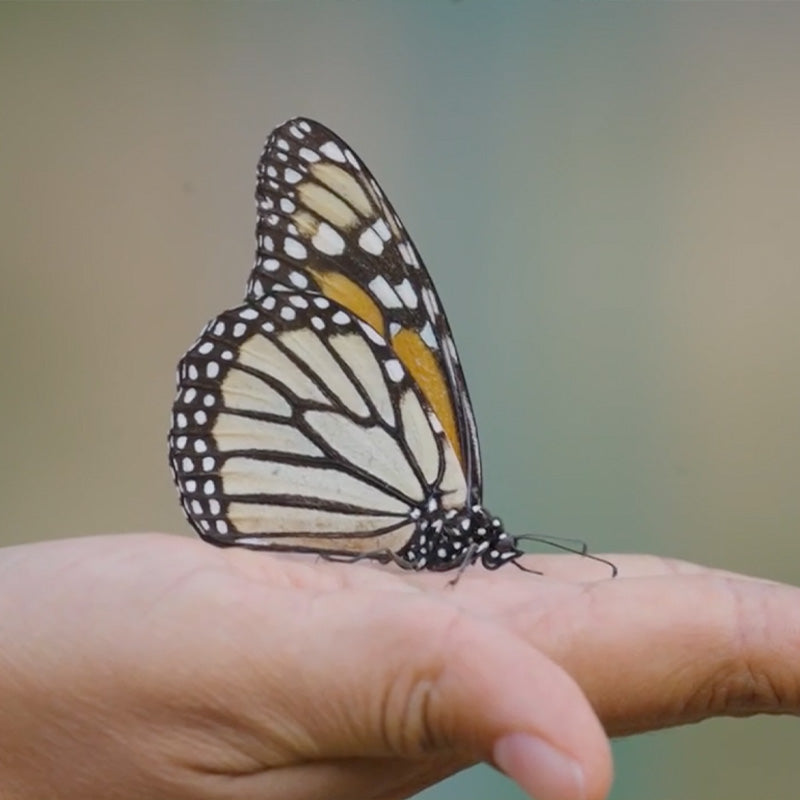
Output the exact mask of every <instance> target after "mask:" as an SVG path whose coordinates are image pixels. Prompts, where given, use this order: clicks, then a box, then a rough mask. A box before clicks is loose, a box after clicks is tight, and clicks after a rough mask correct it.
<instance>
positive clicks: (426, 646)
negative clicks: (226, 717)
mask: <svg viewBox="0 0 800 800" xmlns="http://www.w3.org/2000/svg"><path fill="white" fill-rule="evenodd" d="M293 610H294V614H293V615H290V616H293V619H294V624H293V625H292V631H293V633H292V638H293V639H294V640H295V641H296V643H297V644H296V645H295V646H288V647H287V648H286V649H284V650H283V652H284V653H285V654H286V655H287V656H288V659H287V663H286V664H285V668H284V669H281V670H279V672H280V674H281V676H282V687H281V692H280V693H279V695H278V696H279V697H281V698H282V702H281V704H280V705H281V709H280V713H279V714H278V715H277V716H276V711H278V708H277V707H276V705H275V703H274V702H271V703H270V708H269V717H270V720H271V723H272V724H274V725H275V727H274V728H273V729H271V732H270V741H271V744H272V745H273V747H274V748H275V749H273V750H272V753H271V758H270V761H271V763H272V765H274V766H279V765H280V766H284V767H296V766H297V765H298V764H304V765H306V766H308V765H309V763H310V762H311V763H315V764H318V765H321V764H324V765H326V768H325V770H324V771H322V772H319V773H318V775H317V778H318V779H321V780H322V782H323V783H325V782H327V784H328V795H327V796H328V797H332V796H340V795H339V793H338V792H335V793H331V788H332V787H331V783H330V781H331V780H332V779H333V777H334V776H333V775H332V774H331V773H330V764H331V761H332V760H335V764H336V777H337V778H340V779H341V778H345V777H346V779H345V780H344V783H342V784H341V788H342V790H343V791H342V794H341V796H347V792H348V791H350V792H352V791H353V790H354V789H355V788H356V786H357V783H358V780H359V779H360V778H364V777H366V776H367V775H369V780H370V781H373V782H372V783H371V786H372V788H373V791H374V789H375V782H374V780H375V778H376V772H377V770H376V769H375V767H377V764H376V763H375V760H376V759H379V760H385V759H390V760H391V761H392V762H393V763H394V764H395V766H394V767H393V771H395V768H396V766H397V765H396V763H395V762H396V761H397V760H398V759H399V760H401V762H403V761H406V762H407V763H408V765H409V769H410V767H411V765H412V764H414V765H416V771H417V772H418V771H419V767H420V765H421V764H424V765H425V768H424V771H425V774H428V775H430V774H431V767H432V766H433V768H434V771H435V764H436V762H438V763H439V765H440V767H441V765H449V771H454V769H453V765H454V764H456V763H457V764H458V765H459V766H464V765H465V764H467V763H471V762H474V761H488V762H490V763H493V764H495V765H496V766H497V767H498V768H499V769H501V770H502V771H503V772H504V773H506V774H507V775H508V776H509V777H511V778H512V779H513V780H515V781H516V782H517V783H518V784H519V785H520V786H522V788H523V789H525V790H526V791H527V792H529V793H530V794H531V795H533V796H535V797H536V798H537V799H538V800H573V798H574V799H576V800H577V798H582V799H585V800H591V798H603V797H605V796H606V794H607V792H608V790H609V786H610V782H611V770H612V768H611V756H610V749H609V744H608V740H607V738H606V736H605V733H604V731H603V729H602V727H601V726H600V723H599V721H598V719H597V717H596V716H595V714H594V712H593V711H592V709H591V707H590V705H589V703H588V701H587V700H586V698H585V697H584V696H583V694H582V693H581V691H580V689H579V688H578V686H577V684H576V683H575V682H574V681H573V680H572V678H570V677H569V675H568V674H567V673H565V672H564V671H563V670H562V669H561V668H560V667H558V666H557V665H556V664H555V663H554V662H552V661H550V660H549V659H548V658H547V657H545V656H544V655H543V654H542V653H540V652H539V651H537V650H536V649H534V648H533V647H531V646H530V645H529V644H527V643H526V642H524V641H523V640H522V639H520V638H518V637H516V636H515V635H514V634H512V633H510V632H508V631H507V630H505V629H501V628H498V627H496V626H494V625H492V624H491V623H490V622H488V621H486V620H483V619H480V618H477V617H475V616H472V615H470V614H467V613H465V612H464V611H463V610H461V609H458V608H456V607H455V606H453V605H451V604H450V603H448V602H446V601H445V600H441V599H436V598H433V597H431V596H430V595H423V594H419V593H416V592H380V593H377V592H357V591H338V592H333V593H330V594H325V595H322V596H319V595H317V596H316V598H315V599H314V600H313V601H311V602H310V603H309V604H308V605H305V606H304V607H303V609H302V612H301V613H300V614H299V615H298V611H299V610H300V609H299V608H298V605H297V598H296V595H295V599H294V603H293ZM274 612H275V607H274V605H273V606H272V611H271V616H272V615H273V614H274ZM273 619H274V617H273ZM301 643H302V644H301ZM273 644H274V641H273ZM299 648H301V649H302V663H303V670H302V675H301V674H299V671H298V670H297V667H296V658H297V655H298V653H299V652H300V650H299ZM293 662H294V666H293ZM266 663H273V664H274V663H275V653H274V650H273V652H272V653H271V655H270V661H267V662H266ZM270 672H272V670H270ZM259 695H260V696H262V697H265V698H268V697H269V698H271V700H272V701H274V699H275V696H276V695H275V693H274V692H273V691H267V692H263V687H262V691H260V692H259ZM284 715H285V717H284V719H283V720H281V717H282V716H284ZM271 728H272V725H271ZM365 759H366V761H365ZM370 760H371V761H372V764H371V765H370V766H369V767H367V766H365V764H369V762H370ZM345 765H349V766H348V767H347V769H346V770H345V771H343V768H344V767H345ZM412 771H413V770H412ZM345 773H347V775H346V776H345ZM289 774H291V775H292V776H293V777H292V778H291V779H290V782H289V784H288V785H284V786H283V789H284V792H285V793H284V795H283V796H284V797H288V796H293V795H294V796H310V795H309V794H308V793H305V792H303V791H300V787H299V786H293V784H294V783H295V780H298V781H304V780H309V779H312V778H311V775H312V773H311V772H310V771H309V770H308V769H305V770H297V769H291V770H290V773H288V774H286V775H285V777H289ZM323 775H324V778H323ZM274 777H275V775H274V773H273V778H274ZM439 777H441V776H439ZM407 778H408V776H406V781H405V783H403V782H402V781H401V780H400V779H399V778H398V780H397V785H406V784H407V783H408V781H407ZM312 780H313V779H312ZM348 781H356V783H353V782H350V783H348ZM423 781H424V779H423ZM314 783H317V781H314ZM306 788H308V787H306ZM320 788H321V787H320ZM417 788H419V787H417ZM293 789H295V790H297V794H295V791H293ZM311 794H312V795H314V796H315V794H316V793H315V792H311ZM349 796H353V795H352V794H350V795H349ZM370 796H374V795H370ZM382 796H383V795H382Z"/></svg>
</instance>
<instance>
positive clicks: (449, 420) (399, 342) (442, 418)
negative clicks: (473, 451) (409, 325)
mask: <svg viewBox="0 0 800 800" xmlns="http://www.w3.org/2000/svg"><path fill="white" fill-rule="evenodd" d="M392 347H393V348H394V351H395V353H397V355H398V357H399V359H400V361H402V362H403V366H404V367H405V368H406V370H407V371H408V373H409V374H410V375H411V377H412V378H413V379H414V381H415V383H416V384H417V386H419V388H420V390H421V391H422V395H423V397H424V398H425V399H426V400H427V401H428V405H430V407H431V408H432V409H433V413H434V414H436V416H437V417H438V418H439V422H441V423H442V428H443V430H444V434H445V436H446V437H447V439H448V441H449V442H450V445H451V446H452V448H453V450H454V451H455V453H456V456H457V457H458V460H459V462H461V465H462V466H463V465H464V461H463V459H462V457H461V442H460V441H459V438H458V428H457V427H456V415H455V411H454V410H453V403H452V401H451V399H450V391H449V389H448V387H447V381H446V380H445V379H444V375H442V370H441V369H440V368H439V364H438V362H437V361H436V357H435V356H434V355H433V353H432V352H431V349H430V348H429V347H428V345H426V344H425V342H424V341H422V338H421V337H420V335H419V334H418V333H417V332H416V331H412V330H408V329H405V328H404V329H403V330H401V331H399V332H398V333H397V334H396V335H395V336H394V337H393V338H392Z"/></svg>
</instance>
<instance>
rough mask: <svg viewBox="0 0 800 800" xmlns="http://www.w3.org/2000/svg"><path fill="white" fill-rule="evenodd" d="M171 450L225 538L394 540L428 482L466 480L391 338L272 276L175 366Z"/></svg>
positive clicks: (211, 532) (199, 510) (410, 525)
mask: <svg viewBox="0 0 800 800" xmlns="http://www.w3.org/2000/svg"><path fill="white" fill-rule="evenodd" d="M178 381H179V391H178V397H177V399H176V401H175V406H174V410H173V424H172V430H171V433H170V458H171V464H172V468H173V472H174V474H175V477H176V481H177V482H178V487H179V490H180V493H181V496H182V502H183V505H184V509H185V511H186V513H187V516H188V517H189V519H190V520H191V521H192V524H193V525H194V526H195V528H196V529H197V530H198V532H199V533H200V535H201V536H203V537H204V538H206V539H210V540H212V541H214V542H215V543H217V544H239V545H244V546H249V547H259V548H271V549H288V550H311V551H314V552H330V553H343V554H351V555H352V554H355V555H358V554H363V553H373V552H376V551H393V552H394V551H397V550H400V549H401V548H402V546H403V545H404V544H405V543H406V542H407V541H408V540H409V538H410V537H411V535H412V533H413V530H414V522H415V520H416V519H417V518H418V517H419V514H420V509H421V507H422V506H423V504H424V502H425V500H426V498H427V497H429V496H430V494H431V492H432V491H433V490H436V491H437V492H441V497H442V501H441V502H442V507H443V508H445V509H446V508H458V507H461V506H463V505H464V503H465V502H466V499H467V484H466V480H465V476H464V473H463V470H462V469H461V465H460V463H459V461H458V459H457V456H456V453H455V450H454V449H453V447H452V445H451V443H450V441H449V439H448V438H447V436H446V434H445V433H444V431H443V429H442V426H441V424H440V422H439V420H438V418H437V416H436V414H435V412H434V410H433V409H432V408H431V406H430V404H429V403H428V401H427V398H426V397H425V396H424V394H423V393H422V392H421V391H420V390H419V388H418V387H417V385H416V382H415V381H414V379H413V377H412V376H411V374H410V373H409V372H408V370H406V368H405V367H404V365H403V364H402V363H401V362H400V360H399V359H398V358H397V354H396V353H395V351H394V350H393V348H392V347H391V346H390V345H389V344H388V343H387V342H386V340H385V339H383V337H381V336H380V335H379V334H378V333H377V332H376V331H375V330H374V329H373V328H372V327H371V326H369V325H368V324H367V323H365V322H364V321H363V320H362V319H360V318H359V317H358V316H356V315H354V314H353V313H352V312H351V311H349V310H348V309H346V308H345V307H343V306H341V305H339V304H338V303H335V302H333V301H331V300H329V299H328V298H326V297H325V296H323V295H322V294H320V293H317V292H313V291H303V290H300V289H297V290H296V291H285V290H281V289H279V288H278V287H277V285H275V284H273V285H272V286H271V287H270V290H269V291H266V292H265V294H264V295H263V296H262V297H260V298H259V301H258V305H256V304H255V303H254V302H253V301H252V300H250V301H248V302H246V303H245V304H244V305H242V306H240V307H238V308H235V309H231V310H229V311H226V312H224V313H223V314H221V315H220V316H219V317H217V318H216V319H214V320H212V321H211V322H210V323H208V325H207V326H206V327H205V329H204V330H203V332H202V334H201V336H200V337H199V339H198V340H197V341H196V342H195V344H194V345H193V346H192V347H191V348H190V349H189V351H188V352H187V353H186V355H185V356H184V357H183V359H182V361H181V363H180V365H179V375H178Z"/></svg>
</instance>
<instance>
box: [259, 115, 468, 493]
mask: <svg viewBox="0 0 800 800" xmlns="http://www.w3.org/2000/svg"><path fill="white" fill-rule="evenodd" d="M256 201H257V208H258V225H257V230H256V238H257V253H256V263H255V267H254V269H253V272H252V275H251V277H250V281H249V283H248V295H247V296H248V299H250V300H251V301H252V302H254V303H259V302H261V301H262V299H263V298H264V297H265V296H266V295H267V294H269V293H270V292H273V291H291V290H295V289H303V290H308V291H311V292H314V293H319V294H321V295H322V296H324V297H326V298H327V299H329V300H331V301H332V302H336V303H338V304H339V305H340V306H341V307H342V308H343V309H345V310H346V311H348V312H349V313H350V314H352V315H354V316H355V317H356V318H358V319H360V320H361V321H363V322H365V323H367V324H368V325H369V326H370V327H371V328H372V329H373V330H374V331H375V332H376V333H377V334H378V335H379V336H380V337H381V338H383V339H384V340H385V341H386V342H387V343H388V344H389V346H390V347H391V349H392V350H393V351H394V352H395V354H396V357H397V359H398V360H399V361H400V362H401V364H402V365H403V367H404V368H405V370H406V371H407V372H408V373H409V375H410V376H411V378H412V380H413V381H415V382H416V384H417V386H418V387H419V389H420V391H421V394H422V396H423V398H424V401H425V403H426V405H427V406H429V407H430V408H431V409H432V410H433V412H434V413H435V415H436V416H437V417H438V419H439V420H440V422H441V425H442V428H443V429H444V432H445V435H446V436H447V438H448V440H449V442H450V444H451V446H452V448H453V450H454V451H455V453H456V455H457V458H458V460H459V462H460V464H461V466H462V469H463V472H464V474H465V476H466V480H467V486H468V489H469V498H470V502H471V503H480V502H481V499H482V498H481V495H482V476H481V459H480V449H479V444H478V435H477V428H476V425H475V418H474V415H473V412H472V406H471V403H470V400H469V393H468V391H467V386H466V383H465V381H464V376H463V373H462V370H461V365H460V363H459V360H458V354H457V352H456V348H455V344H454V342H453V337H452V334H451V332H450V326H449V324H448V322H447V317H446V316H445V313H444V310H443V308H442V306H441V303H440V302H439V299H438V296H437V294H436V290H435V288H434V286H433V283H432V281H431V279H430V276H429V275H428V272H427V270H426V268H425V266H424V264H423V263H422V259H421V258H420V256H419V253H418V252H417V250H416V248H415V246H414V244H413V242H412V241H411V239H410V237H409V236H408V234H407V233H406V231H405V228H404V227H403V224H402V223H401V222H400V219H399V217H398V216H397V214H396V213H395V211H394V209H393V208H392V206H391V204H390V203H389V201H388V200H387V199H386V197H385V195H384V194H383V191H382V190H381V188H380V187H379V185H378V183H377V181H376V180H375V179H374V178H373V176H372V175H371V173H370V172H369V170H368V169H367V168H366V166H365V165H364V164H363V162H362V161H361V160H360V159H359V158H358V157H357V156H356V155H355V154H354V152H353V151H352V149H351V148H350V147H348V145H347V144H345V142H343V141H342V140H341V139H340V138H339V137H338V136H336V134H334V133H333V132H331V131H330V130H328V129H327V128H325V127H324V126H323V125H320V124H319V123H317V122H313V121H312V120H308V119H301V118H297V119H292V120H289V121H288V122H286V123H284V124H283V125H281V126H280V127H278V128H276V129H275V130H274V131H273V132H272V133H271V135H270V136H269V138H268V140H267V143H266V145H265V148H264V153H263V155H262V157H261V160H260V162H259V168H258V185H257V189H256Z"/></svg>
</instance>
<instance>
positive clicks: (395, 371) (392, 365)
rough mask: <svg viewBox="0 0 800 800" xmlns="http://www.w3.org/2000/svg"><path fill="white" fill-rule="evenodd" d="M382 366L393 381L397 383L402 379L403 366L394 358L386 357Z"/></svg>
mask: <svg viewBox="0 0 800 800" xmlns="http://www.w3.org/2000/svg"><path fill="white" fill-rule="evenodd" d="M383 366H384V367H385V368H386V374H387V375H388V376H389V378H391V380H393V381H394V382H395V383H399V382H400V381H401V380H403V367H402V366H401V365H400V362H399V361H398V360H397V359H396V358H387V359H386V361H384V362H383Z"/></svg>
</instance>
